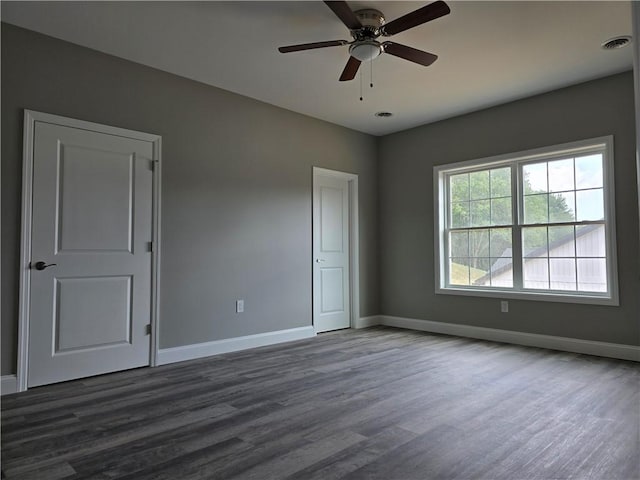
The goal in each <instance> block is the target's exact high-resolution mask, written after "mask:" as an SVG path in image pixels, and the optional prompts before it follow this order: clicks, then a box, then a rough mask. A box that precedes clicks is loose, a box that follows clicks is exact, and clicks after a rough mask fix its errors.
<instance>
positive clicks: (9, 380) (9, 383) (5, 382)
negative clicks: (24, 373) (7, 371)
mask: <svg viewBox="0 0 640 480" xmlns="http://www.w3.org/2000/svg"><path fill="white" fill-rule="evenodd" d="M17 391H18V378H17V377H16V376H15V375H2V377H0V395H9V394H10V393H16V392H17Z"/></svg>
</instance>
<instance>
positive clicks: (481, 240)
mask: <svg viewBox="0 0 640 480" xmlns="http://www.w3.org/2000/svg"><path fill="white" fill-rule="evenodd" d="M469 256H470V257H488V256H489V230H473V231H471V232H469Z"/></svg>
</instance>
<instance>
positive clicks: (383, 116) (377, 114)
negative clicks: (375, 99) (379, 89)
mask: <svg viewBox="0 0 640 480" xmlns="http://www.w3.org/2000/svg"><path fill="white" fill-rule="evenodd" d="M392 116H393V113H391V112H377V113H376V117H382V118H388V117H392Z"/></svg>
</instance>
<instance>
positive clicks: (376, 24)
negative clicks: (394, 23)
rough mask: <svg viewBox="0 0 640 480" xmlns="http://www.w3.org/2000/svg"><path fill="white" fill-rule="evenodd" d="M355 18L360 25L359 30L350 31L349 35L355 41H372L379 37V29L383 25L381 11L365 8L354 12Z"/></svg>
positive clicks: (383, 20)
mask: <svg viewBox="0 0 640 480" xmlns="http://www.w3.org/2000/svg"><path fill="white" fill-rule="evenodd" d="M353 13H355V15H356V17H358V20H360V23H361V24H362V27H363V28H361V29H358V30H352V31H351V35H352V36H353V38H355V39H356V40H364V39H373V38H377V37H379V36H380V27H382V26H383V25H384V23H385V19H384V15H383V14H382V12H381V11H379V10H375V9H373V8H365V9H363V10H357V11H355V12H353Z"/></svg>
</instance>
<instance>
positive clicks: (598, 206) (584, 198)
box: [576, 188, 604, 222]
mask: <svg viewBox="0 0 640 480" xmlns="http://www.w3.org/2000/svg"><path fill="white" fill-rule="evenodd" d="M576 210H577V212H576V213H577V217H578V221H579V222H581V221H583V220H603V219H604V202H603V199H602V189H601V188H598V189H596V190H581V191H578V192H576Z"/></svg>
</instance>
